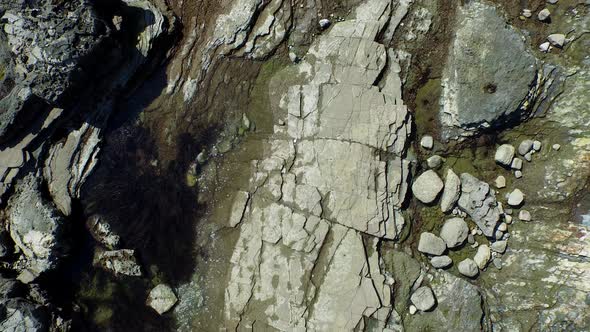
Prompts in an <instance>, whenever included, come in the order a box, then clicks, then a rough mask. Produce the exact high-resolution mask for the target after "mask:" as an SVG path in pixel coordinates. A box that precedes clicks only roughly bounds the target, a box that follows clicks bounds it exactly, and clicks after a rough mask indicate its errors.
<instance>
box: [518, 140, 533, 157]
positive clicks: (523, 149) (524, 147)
mask: <svg viewBox="0 0 590 332" xmlns="http://www.w3.org/2000/svg"><path fill="white" fill-rule="evenodd" d="M532 148H533V141H532V140H530V139H525V140H524V141H522V142H520V144H519V145H518V153H519V154H520V155H521V156H524V155H525V154H527V153H528V152H529V151H531V149H532Z"/></svg>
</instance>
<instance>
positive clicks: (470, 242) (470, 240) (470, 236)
mask: <svg viewBox="0 0 590 332" xmlns="http://www.w3.org/2000/svg"><path fill="white" fill-rule="evenodd" d="M467 243H469V244H474V243H475V236H473V234H469V235H467Z"/></svg>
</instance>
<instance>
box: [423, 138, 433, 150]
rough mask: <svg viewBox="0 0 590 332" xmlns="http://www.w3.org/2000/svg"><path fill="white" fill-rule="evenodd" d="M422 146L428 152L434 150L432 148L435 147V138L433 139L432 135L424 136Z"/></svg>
mask: <svg viewBox="0 0 590 332" xmlns="http://www.w3.org/2000/svg"><path fill="white" fill-rule="evenodd" d="M420 146H421V147H423V148H425V149H428V150H430V149H432V147H434V138H432V136H430V135H424V136H422V139H421V140H420Z"/></svg>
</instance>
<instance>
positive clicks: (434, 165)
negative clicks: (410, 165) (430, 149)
mask: <svg viewBox="0 0 590 332" xmlns="http://www.w3.org/2000/svg"><path fill="white" fill-rule="evenodd" d="M443 162H444V158H443V157H441V156H439V155H434V156H431V157H429V158H428V159H426V163H427V164H428V168H431V169H438V168H439V167H440V166H441V165H442V164H443Z"/></svg>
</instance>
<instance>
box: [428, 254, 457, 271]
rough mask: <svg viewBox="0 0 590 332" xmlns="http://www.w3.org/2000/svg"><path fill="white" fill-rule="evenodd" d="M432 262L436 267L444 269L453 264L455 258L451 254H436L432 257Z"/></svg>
mask: <svg viewBox="0 0 590 332" xmlns="http://www.w3.org/2000/svg"><path fill="white" fill-rule="evenodd" d="M430 264H431V265H432V267H434V268H436V269H444V268H445V267H448V266H449V265H451V264H453V260H452V259H451V257H449V256H435V257H432V258H431V259H430Z"/></svg>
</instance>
